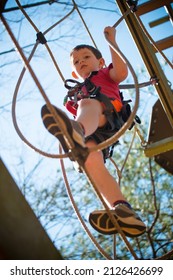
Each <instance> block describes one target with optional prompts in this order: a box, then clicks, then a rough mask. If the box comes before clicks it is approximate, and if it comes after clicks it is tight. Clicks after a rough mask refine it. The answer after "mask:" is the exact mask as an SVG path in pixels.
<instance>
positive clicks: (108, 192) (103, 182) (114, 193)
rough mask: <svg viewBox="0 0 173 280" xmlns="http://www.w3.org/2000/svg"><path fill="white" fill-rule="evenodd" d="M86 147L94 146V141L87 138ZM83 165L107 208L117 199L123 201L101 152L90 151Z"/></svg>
mask: <svg viewBox="0 0 173 280" xmlns="http://www.w3.org/2000/svg"><path fill="white" fill-rule="evenodd" d="M87 146H88V147H93V146H96V143H95V141H93V140H89V141H88V142H87ZM85 167H86V169H87V171H88V173H89V174H90V176H91V177H92V179H93V180H94V182H95V184H96V186H97V188H98V190H99V191H100V193H101V194H102V196H103V198H104V199H105V201H106V203H107V205H108V206H109V208H112V207H113V204H114V203H115V202H116V201H117V200H123V201H125V198H124V196H123V194H122V192H121V190H120V188H119V185H118V183H117V182H116V180H115V179H114V178H113V176H112V175H111V174H110V173H109V171H108V170H107V168H106V166H105V164H104V160H103V154H102V152H97V151H95V152H92V153H90V154H89V156H88V158H87V160H86V162H85Z"/></svg>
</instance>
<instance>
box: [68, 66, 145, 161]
mask: <svg viewBox="0 0 173 280" xmlns="http://www.w3.org/2000/svg"><path fill="white" fill-rule="evenodd" d="M96 74H97V71H94V72H92V73H91V75H90V76H89V77H88V78H86V79H85V81H84V82H82V83H80V82H78V81H76V80H73V79H67V80H66V81H65V87H66V88H67V89H68V92H67V95H66V96H65V98H64V106H65V107H66V108H67V110H68V111H69V112H70V113H72V114H73V116H74V117H75V116H76V114H77V108H78V104H77V102H78V101H79V100H81V99H83V98H91V99H92V98H94V99H97V100H99V101H100V102H101V103H102V104H103V106H104V112H103V113H104V115H105V116H106V118H107V123H106V125H105V126H104V127H100V128H98V129H97V130H96V131H95V132H94V133H93V134H92V135H90V136H88V137H87V138H86V141H87V140H88V139H91V138H92V139H94V140H95V141H96V142H97V143H98V144H99V143H101V142H103V141H105V140H106V139H108V138H110V137H112V136H113V135H114V134H115V133H116V132H117V131H118V130H119V129H120V128H121V127H122V126H123V124H124V123H125V122H126V121H127V120H128V118H129V116H130V114H131V107H130V105H129V103H130V102H131V100H124V98H123V94H122V92H120V97H121V102H122V103H120V102H119V101H118V100H113V99H111V98H109V97H107V96H106V95H105V94H103V93H101V88H100V87H97V86H96V85H95V84H94V83H93V82H92V81H91V77H92V76H93V75H96ZM70 84H71V85H70ZM84 86H85V88H86V91H87V94H86V93H85V94H84V93H83V91H82V88H83V87H84ZM116 101H118V102H116ZM120 104H121V106H120ZM135 119H136V121H137V122H138V123H140V119H139V117H137V116H136V118H135ZM134 124H135V123H134V122H133V124H132V125H131V127H130V128H129V129H131V128H132V127H133V126H134ZM117 143H118V141H117V142H116V143H114V144H113V145H112V146H111V147H108V148H106V149H104V150H103V155H104V160H106V159H107V158H109V157H111V156H112V154H113V148H114V146H115V145H116V144H117Z"/></svg>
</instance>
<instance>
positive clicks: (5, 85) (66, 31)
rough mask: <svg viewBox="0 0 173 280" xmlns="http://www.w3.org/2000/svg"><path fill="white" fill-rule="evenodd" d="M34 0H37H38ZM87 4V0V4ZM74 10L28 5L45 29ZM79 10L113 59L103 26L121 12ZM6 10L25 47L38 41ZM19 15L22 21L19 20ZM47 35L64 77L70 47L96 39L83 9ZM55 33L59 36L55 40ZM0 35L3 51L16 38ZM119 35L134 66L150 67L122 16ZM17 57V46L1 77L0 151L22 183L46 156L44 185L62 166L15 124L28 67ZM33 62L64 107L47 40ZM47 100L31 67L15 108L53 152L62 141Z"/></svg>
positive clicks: (163, 29)
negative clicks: (44, 117)
mask: <svg viewBox="0 0 173 280" xmlns="http://www.w3.org/2000/svg"><path fill="white" fill-rule="evenodd" d="M25 2H27V1H21V4H24V3H25ZM32 2H34V1H32ZM35 2H38V0H37V1H35ZM69 2H70V1H69ZM142 2H144V1H139V4H140V3H142ZM76 3H77V4H78V3H79V4H81V3H86V1H76ZM105 3H106V4H105ZM9 4H10V6H15V5H16V4H15V1H9ZM92 5H93V6H95V7H100V8H102V9H105V8H106V9H108V10H112V11H117V6H116V5H115V3H110V2H107V1H105V2H103V1H92ZM86 6H88V4H87V5H86ZM7 7H8V6H7ZM70 10H71V6H70V7H65V6H63V5H60V4H53V5H48V6H47V5H44V6H40V8H39V9H38V10H37V12H36V8H33V9H27V10H26V11H27V12H28V13H29V15H30V17H31V19H32V20H33V22H34V23H35V25H36V26H37V27H38V29H39V30H41V31H42V32H44V31H45V30H46V29H47V28H49V27H50V26H51V25H52V24H53V23H54V22H56V21H57V20H59V19H60V18H61V17H62V15H65V14H66V13H67V12H68V11H70ZM80 11H81V13H82V16H83V18H84V20H85V21H86V23H87V25H88V27H89V30H90V32H91V34H92V36H93V37H94V40H95V42H96V44H97V46H98V48H99V49H100V50H101V52H102V54H103V56H104V57H105V60H106V63H107V64H108V63H109V62H110V53H109V47H108V45H107V42H106V40H105V38H104V34H103V30H104V27H105V26H108V25H111V26H112V25H113V24H114V23H115V22H116V21H117V20H118V19H119V17H120V13H119V10H118V13H117V12H106V11H104V12H103V11H101V10H100V11H99V10H94V9H80ZM161 15H165V10H164V8H161V9H158V10H156V11H155V12H152V13H148V14H147V15H144V16H142V19H143V20H144V22H145V24H146V22H148V21H150V20H151V21H152V20H154V19H156V18H158V17H159V16H161ZM4 16H5V17H6V18H7V21H8V22H9V25H10V27H11V28H12V31H13V32H14V34H15V36H16V38H17V39H18V41H19V44H20V45H21V46H22V47H24V46H27V45H29V44H34V43H35V39H36V32H35V30H34V29H33V27H32V26H31V25H30V24H29V23H28V22H27V20H26V19H25V18H24V16H23V15H22V13H21V12H20V11H16V12H11V13H8V14H4ZM16 20H19V21H18V22H16ZM20 20H22V21H20ZM146 27H147V29H148V30H149V31H150V32H151V35H152V36H153V39H154V40H159V39H161V38H162V37H163V34H165V36H169V35H172V26H171V24H169V23H165V24H162V25H161V26H159V27H156V28H155V29H153V30H151V29H149V27H148V24H146ZM74 30H75V35H74ZM46 38H47V40H50V43H49V46H50V48H51V50H52V52H53V54H54V56H55V59H56V61H57V63H58V65H59V67H60V69H61V71H62V73H63V75H64V77H65V79H66V78H71V67H70V63H69V52H70V50H71V49H72V48H73V47H74V46H75V45H77V44H80V43H89V44H91V43H92V42H91V39H90V37H89V36H88V34H87V32H86V30H85V28H84V26H83V24H82V22H81V19H80V17H79V15H78V14H77V13H76V12H74V13H73V15H72V16H70V17H69V18H67V19H66V20H65V21H64V22H63V23H61V24H59V25H58V26H57V27H55V28H54V29H53V30H52V31H50V32H49V33H48V34H47V35H46ZM55 38H59V39H58V40H57V41H54V40H55ZM1 40H2V42H1V44H0V53H2V52H5V51H7V50H10V49H11V48H13V44H12V42H11V40H10V38H9V36H8V34H7V33H6V32H3V33H2V34H1ZM117 41H118V44H119V47H120V49H121V50H122V51H123V53H124V54H125V56H127V58H128V60H129V61H130V62H131V63H132V66H133V67H134V69H135V71H136V72H137V71H139V69H140V68H141V67H145V66H144V64H143V61H142V60H141V57H140V55H139V53H138V50H137V48H136V46H135V44H134V42H133V39H132V37H131V35H130V34H129V32H128V29H127V27H126V24H125V23H124V22H122V23H121V24H120V25H119V26H118V28H117ZM31 50H32V47H30V48H26V49H25V55H26V56H29V54H30V52H31ZM165 53H166V55H167V56H168V57H169V59H170V60H172V53H173V52H172V49H169V50H167V51H165ZM158 59H159V60H160V62H161V63H162V61H163V59H162V58H161V56H160V55H158ZM18 60H19V58H18V55H17V53H15V52H11V53H9V54H6V55H3V56H1V64H2V65H3V64H5V63H9V62H10V61H13V63H12V64H10V65H9V66H8V67H7V66H6V67H2V68H1V69H2V71H1V73H2V80H1V101H0V108H1V107H4V106H5V107H4V108H5V109H3V110H2V111H1V114H0V115H1V120H0V125H1V140H0V141H1V142H0V154H1V157H2V159H3V160H4V162H5V164H6V165H7V167H8V168H9V170H10V172H11V173H12V175H13V176H14V178H15V179H16V181H17V182H19V184H20V183H21V182H22V180H23V179H24V177H25V176H26V175H27V174H28V173H29V172H30V171H31V170H32V168H33V167H34V166H35V164H36V163H37V162H38V160H42V164H41V166H40V172H39V174H40V175H39V174H38V173H37V176H36V177H37V180H38V184H40V187H41V184H42V182H44V184H46V182H47V181H48V180H49V179H50V177H53V176H55V175H56V169H57V166H59V162H58V160H57V159H51V158H43V157H42V156H40V155H39V154H37V153H35V151H33V150H32V149H30V148H29V147H28V146H26V145H25V144H24V143H23V142H22V141H21V139H20V138H19V136H18V135H17V133H16V131H15V129H14V126H13V123H12V117H11V102H12V98H13V93H14V90H15V86H16V83H17V81H18V78H19V75H20V72H21V70H22V67H23V63H22V62H21V61H18ZM31 66H32V67H33V69H34V71H35V73H36V75H37V76H38V79H39V81H40V82H41V84H42V86H43V87H44V89H45V92H46V94H47V96H48V97H49V99H50V100H51V102H52V103H53V104H55V105H56V106H58V107H60V108H63V105H62V103H63V98H64V96H65V94H66V90H65V88H64V86H63V82H62V80H61V78H60V76H59V75H58V73H57V71H56V69H55V67H54V65H53V63H52V61H51V59H50V57H49V55H48V53H47V51H46V50H45V47H44V45H39V46H38V48H37V50H36V52H35V56H34V58H33V59H32V61H31ZM165 73H166V75H167V78H168V79H169V80H171V78H172V72H171V71H170V68H169V67H167V70H165ZM149 78H150V77H149V76H148V77H146V76H145V77H143V76H142V75H140V82H144V81H146V79H149ZM129 79H131V76H130V73H129V77H128V79H127V81H128V80H129ZM127 81H126V82H127ZM149 96H150V94H149V93H147V94H146V98H148V97H149ZM150 97H151V96H150ZM155 99H156V98H154V99H152V102H154V101H155ZM44 103H45V102H44V100H43V98H42V96H41V95H40V93H39V91H38V90H37V88H36V86H35V84H34V82H33V81H32V79H31V77H30V74H28V73H26V74H25V76H24V78H23V79H22V83H21V86H20V88H19V93H18V102H17V109H16V114H17V121H18V124H19V127H20V129H21V131H22V133H23V134H24V136H25V137H26V138H27V140H28V141H30V142H31V143H32V144H33V145H35V146H36V147H37V148H39V149H41V150H43V151H46V152H47V151H49V152H51V153H57V151H58V143H57V141H56V139H54V137H52V135H50V134H49V133H48V132H47V131H46V130H45V128H44V126H43V124H42V121H41V117H40V109H41V106H42V105H43V104H44ZM151 109H152V103H150V106H149V107H148V108H147V110H148V111H149V112H151ZM33 178H34V177H33Z"/></svg>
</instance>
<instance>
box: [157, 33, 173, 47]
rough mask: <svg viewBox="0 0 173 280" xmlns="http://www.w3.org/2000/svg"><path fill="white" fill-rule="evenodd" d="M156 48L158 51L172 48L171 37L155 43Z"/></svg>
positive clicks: (172, 41) (172, 38) (172, 37)
mask: <svg viewBox="0 0 173 280" xmlns="http://www.w3.org/2000/svg"><path fill="white" fill-rule="evenodd" d="M156 46H157V47H158V49H159V50H166V49H168V48H171V47H173V36H169V37H167V38H164V39H162V40H159V41H157V42H156Z"/></svg>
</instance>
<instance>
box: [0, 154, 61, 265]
mask: <svg viewBox="0 0 173 280" xmlns="http://www.w3.org/2000/svg"><path fill="white" fill-rule="evenodd" d="M0 258H1V259H11V260H34V259H36V260H58V259H62V256H61V255H60V253H59V252H58V250H57V249H56V248H55V246H54V245H53V243H52V242H51V240H50V238H49V237H48V235H47V233H46V232H45V230H44V229H43V227H42V226H41V224H40V222H39V221H38V219H37V217H36V216H35V214H34V212H33V211H32V209H31V207H30V206H29V204H28V203H27V201H26V200H25V198H24V196H23V195H22V193H21V191H20V190H19V188H18V187H17V185H16V183H15V182H14V180H13V178H12V177H11V175H10V173H9V172H8V170H7V168H6V167H5V165H4V163H3V162H2V160H1V159H0Z"/></svg>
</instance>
